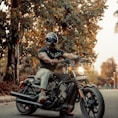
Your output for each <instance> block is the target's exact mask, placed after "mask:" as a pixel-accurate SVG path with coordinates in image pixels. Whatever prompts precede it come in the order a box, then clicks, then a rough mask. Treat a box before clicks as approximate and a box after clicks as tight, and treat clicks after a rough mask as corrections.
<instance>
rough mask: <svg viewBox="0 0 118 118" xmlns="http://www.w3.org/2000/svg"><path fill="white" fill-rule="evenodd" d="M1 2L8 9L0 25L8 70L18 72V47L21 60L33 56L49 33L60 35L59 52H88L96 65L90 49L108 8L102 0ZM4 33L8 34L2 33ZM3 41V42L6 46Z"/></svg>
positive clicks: (93, 53)
mask: <svg viewBox="0 0 118 118" xmlns="http://www.w3.org/2000/svg"><path fill="white" fill-rule="evenodd" d="M3 1H5V4H6V5H7V6H9V14H6V13H4V14H5V15H2V16H0V17H1V18H2V17H3V20H2V21H1V23H2V24H4V26H3V27H4V28H3V29H1V32H0V34H2V33H3V34H4V37H1V39H0V44H1V45H2V46H1V48H2V49H3V48H4V47H5V48H4V49H6V48H7V47H8V66H10V67H11V66H12V64H13V66H14V67H15V68H17V67H16V63H17V61H18V60H17V58H14V57H15V54H16V48H17V45H18V44H20V56H21V57H22V56H26V55H27V54H28V55H29V54H30V55H33V56H35V53H36V50H37V49H38V48H40V47H41V46H42V45H43V43H44V39H43V37H44V36H45V34H46V33H47V32H49V31H54V32H56V33H57V34H58V35H59V38H60V41H59V44H60V45H59V48H62V49H63V50H66V51H68V52H75V51H76V52H78V53H79V54H80V55H82V53H83V52H88V53H89V57H91V59H92V61H95V59H96V53H95V52H94V50H93V48H94V46H95V45H96V42H97V39H96V34H97V31H98V30H99V26H98V25H97V23H98V21H99V20H101V19H102V17H103V14H104V9H106V8H107V7H106V6H105V0H86V1H85V0H74V1H72V0H16V1H15V0H12V1H11V3H10V1H9V0H3ZM2 13H3V12H2ZM10 13H12V14H10ZM6 20H8V21H6ZM3 21H4V23H3ZM7 22H8V23H7ZM6 29H7V30H8V31H9V32H8V33H5V32H6ZM3 34H2V35H3ZM3 38H4V39H6V41H5V42H3ZM32 48H33V50H32ZM15 70H16V69H15Z"/></svg>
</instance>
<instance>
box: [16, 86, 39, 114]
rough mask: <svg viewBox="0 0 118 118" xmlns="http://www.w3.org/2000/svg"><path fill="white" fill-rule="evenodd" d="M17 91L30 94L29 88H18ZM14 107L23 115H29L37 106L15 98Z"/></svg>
mask: <svg viewBox="0 0 118 118" xmlns="http://www.w3.org/2000/svg"><path fill="white" fill-rule="evenodd" d="M19 93H23V94H27V95H29V94H30V95H31V88H28V89H27V90H26V91H25V92H24V89H20V90H19ZM16 107H17V109H18V111H19V112H20V113H21V114H23V115H30V114H32V113H34V112H35V111H36V110H37V107H36V106H35V105H31V104H25V103H19V102H18V101H17V98H16Z"/></svg>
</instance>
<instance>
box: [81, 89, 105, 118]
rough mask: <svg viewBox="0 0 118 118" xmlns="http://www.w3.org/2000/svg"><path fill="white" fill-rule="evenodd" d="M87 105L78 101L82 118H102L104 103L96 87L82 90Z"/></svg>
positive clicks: (82, 101)
mask: <svg viewBox="0 0 118 118" xmlns="http://www.w3.org/2000/svg"><path fill="white" fill-rule="evenodd" d="M83 92H84V95H85V99H86V102H87V105H86V104H85V102H84V100H83V99H81V100H80V107H81V111H82V114H83V116H84V118H103V115H104V111H105V103H104V99H103V96H102V94H101V92H100V91H99V90H98V89H97V88H96V87H86V88H84V90H83Z"/></svg>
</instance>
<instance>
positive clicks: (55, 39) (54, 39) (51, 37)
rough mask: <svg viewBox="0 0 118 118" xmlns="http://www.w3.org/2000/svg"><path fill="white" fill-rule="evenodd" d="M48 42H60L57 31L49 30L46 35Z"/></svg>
mask: <svg viewBox="0 0 118 118" xmlns="http://www.w3.org/2000/svg"><path fill="white" fill-rule="evenodd" d="M46 42H48V43H50V44H56V43H58V36H57V34H56V33H54V32H49V33H48V34H47V35H46Z"/></svg>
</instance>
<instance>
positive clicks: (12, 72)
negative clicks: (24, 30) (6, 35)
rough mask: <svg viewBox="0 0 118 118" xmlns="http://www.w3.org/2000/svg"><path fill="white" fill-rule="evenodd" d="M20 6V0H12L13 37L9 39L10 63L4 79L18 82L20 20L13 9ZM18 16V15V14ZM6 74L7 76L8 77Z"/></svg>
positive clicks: (11, 32) (11, 31)
mask: <svg viewBox="0 0 118 118" xmlns="http://www.w3.org/2000/svg"><path fill="white" fill-rule="evenodd" d="M17 7H18V0H11V9H12V10H11V30H10V34H11V37H10V39H9V46H8V63H7V71H6V76H7V78H5V79H4V80H6V79H7V80H8V81H9V80H11V78H12V80H13V81H14V83H16V82H17V80H18V77H17V72H18V71H17V66H18V64H17V62H18V53H17V52H18V50H17V49H18V48H17V45H18V24H19V23H18V21H16V19H15V18H14V17H12V14H13V13H12V11H13V12H14V11H15V9H17ZM16 17H17V16H16ZM6 76H5V77H6Z"/></svg>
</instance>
